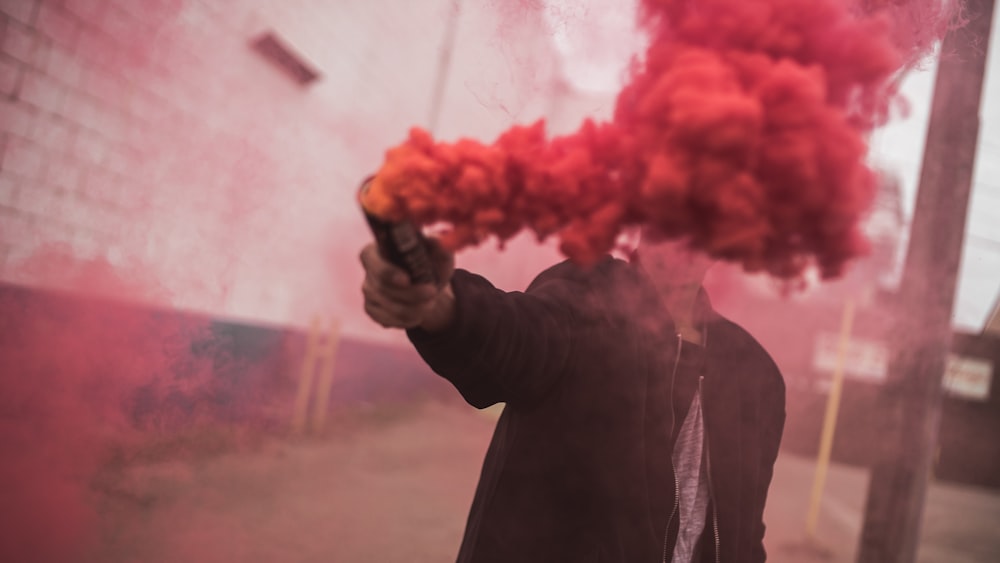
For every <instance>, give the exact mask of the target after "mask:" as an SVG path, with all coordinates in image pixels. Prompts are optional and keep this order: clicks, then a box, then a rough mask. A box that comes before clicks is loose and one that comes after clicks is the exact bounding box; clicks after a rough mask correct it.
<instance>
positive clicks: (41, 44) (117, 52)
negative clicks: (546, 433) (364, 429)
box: [0, 0, 606, 338]
mask: <svg viewBox="0 0 1000 563" xmlns="http://www.w3.org/2000/svg"><path fill="white" fill-rule="evenodd" d="M504 6H505V4H503V3H496V2H486V1H484V2H463V3H462V9H461V11H460V12H458V13H457V15H453V10H454V9H455V4H454V3H453V2H452V1H451V0H434V1H431V0H428V1H425V2H420V3H400V2H394V1H391V0H368V1H364V0H352V1H339V2H321V1H319V0H296V1H289V2H281V3H277V2H269V1H265V0H255V1H246V0H244V1H236V0H144V1H143V2H131V1H128V0H3V2H2V3H0V38H2V40H0V43H2V53H0V129H2V132H0V151H2V160H0V162H2V164H0V280H3V281H9V282H14V283H19V284H26V285H29V286H46V287H62V286H63V285H64V282H63V281H62V279H61V277H60V275H59V271H58V268H53V267H51V266H46V259H47V258H46V257H51V256H52V255H53V254H54V253H61V254H67V253H68V254H70V255H71V256H73V257H74V258H75V259H77V260H89V259H104V260H108V261H110V262H111V263H112V264H114V265H115V266H116V267H117V268H118V269H119V270H120V271H121V272H122V273H123V275H132V274H136V275H138V272H142V275H143V278H145V279H149V278H152V279H155V280H156V283H158V284H160V286H161V287H160V288H159V289H162V290H163V291H162V292H160V293H159V294H160V295H164V296H166V297H165V298H164V299H165V300H167V301H169V302H170V304H171V305H173V306H176V307H179V308H182V309H192V310H197V311H203V312H209V313H213V314H217V315H222V316H230V317H240V318H246V319H254V320H260V321H265V322H273V323H282V324H285V323H290V324H305V323H306V322H308V319H309V318H310V317H311V316H312V315H313V314H316V313H320V314H325V315H329V314H333V315H336V316H339V317H340V318H342V319H343V320H344V321H345V325H346V326H345V330H346V331H347V332H348V333H354V334H367V335H372V336H376V337H385V336H386V335H385V334H384V333H383V331H380V330H378V329H376V328H375V327H374V326H372V325H371V323H369V322H368V321H367V320H366V319H365V318H364V317H363V315H362V314H361V309H360V300H359V290H358V287H359V285H360V275H361V273H360V269H359V268H358V266H357V258H356V256H357V253H358V250H359V249H360V247H361V246H362V245H363V244H364V243H365V242H366V241H367V240H368V238H369V235H368V233H367V231H366V229H365V227H364V225H363V223H362V221H361V219H360V217H359V213H358V211H357V209H356V208H355V206H354V203H353V192H354V189H355V186H356V184H357V181H358V179H359V178H361V177H363V175H365V174H366V173H368V172H369V171H371V170H372V169H373V168H375V167H376V166H377V165H378V163H379V162H380V159H381V154H382V151H383V150H384V149H385V148H386V147H388V146H390V145H392V144H394V143H396V142H398V141H400V140H401V139H402V138H404V136H405V134H406V130H407V129H408V128H409V127H410V126H411V125H427V123H428V121H429V120H430V119H432V118H431V113H432V107H433V99H432V98H433V96H434V92H435V86H436V84H437V80H438V78H439V73H440V69H441V66H440V62H439V61H440V60H441V52H442V46H443V44H444V42H445V38H446V37H447V33H446V30H447V26H448V24H449V21H451V20H452V19H453V20H454V22H455V25H456V28H455V29H456V32H455V34H454V37H455V40H454V45H453V50H452V53H453V56H452V59H451V66H450V71H449V72H448V73H447V75H446V76H445V80H444V82H443V85H444V90H443V96H442V100H441V101H442V102H443V103H442V104H441V112H440V114H439V115H438V116H437V123H438V125H439V126H438V128H437V131H438V132H439V133H441V135H442V137H443V138H446V139H453V138H455V137H457V136H459V135H468V136H473V137H477V138H480V139H484V140H489V139H492V138H493V137H494V136H495V135H496V134H498V133H499V132H500V131H502V130H504V129H506V128H507V127H508V126H510V125H511V124H513V123H515V122H519V123H524V122H529V121H533V120H534V119H536V118H539V117H543V116H546V115H548V116H549V117H552V118H554V119H555V120H556V121H559V120H560V119H562V120H563V121H566V120H569V121H576V120H577V119H578V118H579V117H578V115H576V112H577V109H573V111H572V112H569V113H567V112H566V108H574V106H573V104H574V103H575V104H577V105H580V104H581V102H580V101H579V100H575V101H574V97H573V96H572V95H570V93H569V92H568V90H567V89H566V88H562V89H559V88H554V87H553V86H554V85H555V84H557V78H558V77H557V70H558V69H557V67H556V64H555V59H554V58H553V57H554V55H553V54H552V50H551V48H550V45H549V44H548V36H547V34H546V33H544V31H545V30H544V28H543V27H541V26H542V24H541V23H540V20H539V19H538V18H533V17H531V14H530V13H527V12H523V13H522V12H516V11H515V12H505V10H508V9H507V8H505V7H504ZM265 30H271V31H273V32H275V33H276V34H277V35H279V36H280V37H281V38H283V39H285V40H286V41H287V42H288V43H289V44H290V45H291V46H292V47H293V48H294V49H295V50H296V51H298V52H299V53H300V54H301V55H302V56H303V57H305V59H307V60H308V61H309V62H310V64H312V65H313V66H315V67H316V68H317V69H318V70H319V72H320V73H321V75H322V77H321V79H320V80H319V81H318V82H316V83H314V84H312V85H310V86H306V87H302V86H300V85H298V84H296V83H295V82H294V81H292V80H289V79H288V78H287V76H285V75H284V74H282V73H281V72H280V71H279V70H278V69H276V68H275V67H274V66H273V65H272V64H270V63H269V62H268V61H266V60H265V59H263V58H262V57H261V56H260V55H259V54H258V53H256V52H255V51H253V50H252V49H251V48H250V46H249V44H250V42H251V40H252V39H253V38H254V37H256V36H257V34H259V33H261V32H263V31H265ZM590 103H591V101H589V100H584V102H583V104H584V105H586V104H590ZM605 105H606V104H605ZM561 109H562V111H563V113H562V114H560V111H561ZM560 115H562V117H560ZM568 128H572V127H563V129H564V130H565V129H568ZM513 244H514V247H515V249H516V250H517V251H518V252H517V253H518V254H519V256H516V257H515V255H514V253H506V254H499V255H498V253H497V252H495V251H494V250H493V249H492V248H489V249H486V250H481V251H475V252H469V253H466V254H464V255H463V256H461V257H460V264H462V265H466V266H470V267H473V268H477V269H480V270H483V271H485V272H486V273H487V274H490V275H492V277H494V278H495V279H496V280H497V282H498V284H499V285H501V286H503V287H509V288H517V287H520V286H523V284H524V283H525V282H526V281H527V280H528V279H530V277H531V275H532V274H534V273H535V272H536V271H537V270H538V269H539V268H541V267H543V266H544V265H545V264H546V263H548V262H550V261H551V260H552V259H553V257H554V254H553V253H552V251H551V249H542V250H537V249H536V247H535V245H534V243H533V242H532V241H530V240H518V241H515V243H513ZM53 249H55V250H53ZM526 256H527V258H525V257H526ZM396 337H398V335H397V336H396ZM390 338H392V337H390Z"/></svg>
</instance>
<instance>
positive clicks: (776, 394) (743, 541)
mask: <svg viewBox="0 0 1000 563" xmlns="http://www.w3.org/2000/svg"><path fill="white" fill-rule="evenodd" d="M452 287H453V290H454V292H455V297H456V305H457V307H456V315H457V316H456V321H455V322H454V324H453V325H452V326H451V327H450V328H449V329H447V330H446V331H443V332H437V333H427V332H424V331H421V330H419V329H417V330H411V331H409V336H410V339H411V341H412V342H413V343H414V345H415V346H416V348H417V350H418V352H419V353H420V354H421V356H422V357H423V358H424V360H425V361H426V362H427V363H428V364H429V365H430V366H431V368H432V369H434V370H435V372H437V373H438V374H440V375H441V376H443V377H445V378H447V379H448V380H449V381H450V382H451V383H452V384H453V385H454V386H455V387H456V388H457V389H458V391H459V392H460V393H461V394H462V396H463V397H464V398H465V400H466V401H468V402H469V403H470V404H471V405H473V406H475V407H478V408H485V407H488V406H490V405H493V404H495V403H498V402H503V403H506V407H505V408H504V411H503V414H502V415H501V417H500V420H499V421H498V423H497V428H496V431H495V433H494V436H493V439H492V441H491V443H490V446H489V450H488V451H487V454H486V460H485V462H484V465H483V469H482V474H481V476H480V481H479V485H478V487H477V490H476V494H475V497H474V500H473V503H472V508H471V511H470V514H469V519H468V523H467V526H466V530H465V537H464V539H463V542H462V546H461V549H460V552H459V555H458V561H459V562H460V563H492V562H496V563H514V562H518V563H530V562H538V563H554V562H562V561H567V562H570V561H572V562H574V563H580V562H591V561H593V562H622V563H643V562H650V563H652V562H655V561H664V560H669V558H666V557H665V556H664V554H669V553H672V544H673V541H674V538H675V537H676V534H677V528H678V521H677V520H678V519H677V517H676V516H672V513H673V507H674V506H675V496H676V493H675V490H676V484H675V480H674V476H673V472H672V465H671V462H670V456H671V447H672V446H671V442H670V432H671V430H670V429H669V427H670V426H671V422H670V421H671V414H672V413H671V412H670V410H671V409H672V408H673V407H672V406H671V397H670V393H671V388H670V385H669V377H668V376H669V374H670V371H671V367H672V366H671V362H672V361H674V358H675V355H676V352H677V346H678V344H679V343H678V337H677V336H676V334H675V331H674V330H673V323H672V321H671V320H670V318H669V315H668V313H667V312H666V310H665V309H664V308H663V306H662V304H661V303H660V301H659V298H658V296H657V294H656V292H655V290H654V289H653V287H652V285H651V284H650V283H649V281H648V280H647V279H646V278H645V276H644V275H643V274H642V273H641V272H640V271H639V270H638V269H637V268H634V267H632V266H631V265H629V264H627V263H625V262H622V261H619V260H614V259H611V258H607V259H605V260H604V261H602V262H600V263H599V264H597V265H596V266H595V267H593V268H591V269H588V270H583V269H581V268H578V267H576V266H574V265H572V264H571V263H568V262H564V263H562V264H559V265H556V266H554V267H552V268H550V269H548V270H546V271H545V272H543V273H542V274H541V275H539V276H538V277H537V278H536V279H535V280H534V281H533V282H532V284H531V285H530V286H529V288H528V289H527V291H525V292H523V293H521V292H509V293H508V292H503V291H500V290H498V289H496V288H495V287H493V286H492V285H491V284H490V283H489V282H488V281H487V280H485V279H483V278H482V277H479V276H476V275H474V274H470V273H468V272H465V271H461V270H459V271H456V273H455V275H454V277H453V280H452ZM696 313H697V318H698V319H699V321H700V322H701V323H702V326H703V329H704V330H705V333H706V336H707V344H706V350H707V357H708V359H707V361H706V366H705V369H704V374H705V375H704V380H703V384H702V389H701V393H702V405H703V412H704V419H705V438H706V442H707V444H708V447H707V451H708V454H707V457H706V460H707V465H708V472H709V476H710V477H709V478H710V481H709V482H710V498H711V501H710V503H711V504H710V506H709V515H708V518H707V522H706V527H705V532H704V533H703V535H702V542H701V544H700V545H701V549H700V552H701V554H702V557H701V559H702V560H704V561H717V562H720V563H733V562H759V561H764V560H765V553H764V548H763V542H762V540H763V537H764V523H763V511H764V500H765V498H766V496H767V489H768V485H769V484H770V482H771V475H772V470H773V466H774V461H775V458H776V456H777V453H778V444H779V442H780V440H781V433H782V428H783V426H784V418H785V390H784V383H783V381H782V378H781V374H780V373H779V371H778V369H777V367H776V366H775V364H774V362H773V361H772V360H771V358H770V356H769V355H768V354H767V352H765V351H764V349H763V348H762V347H761V346H760V345H759V344H758V343H757V342H756V341H755V340H754V339H753V338H752V337H751V336H750V335H749V334H748V333H747V332H745V331H744V330H743V329H741V328H740V327H739V326H737V325H736V324H734V323H732V322H730V321H728V320H726V319H724V318H722V317H720V316H719V315H717V314H716V313H715V312H714V311H713V310H712V309H711V306H710V305H709V303H708V300H707V297H705V295H704V292H702V295H701V297H700V299H699V303H698V304H697V306H696ZM668 521H669V522H670V523H669V524H668Z"/></svg>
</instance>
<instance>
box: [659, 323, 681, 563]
mask: <svg viewBox="0 0 1000 563" xmlns="http://www.w3.org/2000/svg"><path fill="white" fill-rule="evenodd" d="M683 342H684V340H683V339H682V338H681V335H680V333H678V334H677V355H676V356H675V357H674V369H673V370H671V372H670V397H669V400H670V437H671V438H673V436H674V424H675V423H676V422H677V421H676V420H675V416H676V412H675V411H674V382H675V381H676V380H677V366H679V365H680V363H681V346H683ZM670 474H671V476H673V478H674V507H673V509H671V511H670V517H669V518H667V528H666V530H664V531H663V563H668V562H669V561H670V560H669V559H667V556H668V555H669V554H668V553H667V549H668V548H669V547H670V525H671V524H673V523H674V515H675V514H677V509H678V508H680V502H681V501H680V496H681V484H680V483H679V482H678V481H677V468H676V467H674V453H673V452H672V451H671V452H670Z"/></svg>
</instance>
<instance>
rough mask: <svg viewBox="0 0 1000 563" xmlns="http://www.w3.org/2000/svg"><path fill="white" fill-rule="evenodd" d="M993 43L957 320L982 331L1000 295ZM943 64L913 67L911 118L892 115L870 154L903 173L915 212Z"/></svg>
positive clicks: (998, 65)
mask: <svg viewBox="0 0 1000 563" xmlns="http://www.w3.org/2000/svg"><path fill="white" fill-rule="evenodd" d="M997 28H998V22H997V12H996V11H995V12H994V23H993V29H994V31H993V35H994V37H993V41H992V42H991V44H990V47H989V54H988V59H987V69H986V76H985V81H984V89H983V96H982V107H981V111H980V119H981V124H980V132H979V149H978V153H977V155H976V168H975V174H974V178H973V186H972V194H971V198H970V202H969V213H968V216H967V219H966V220H967V223H966V237H965V249H964V253H963V257H962V266H961V271H960V276H959V285H958V292H957V295H956V298H955V309H954V315H953V319H954V323H955V325H956V326H957V327H958V328H963V329H969V330H976V331H978V330H980V329H981V328H982V326H983V324H984V323H985V322H986V319H987V316H988V315H989V313H990V311H991V310H992V308H993V307H994V306H995V305H996V303H997V298H998V295H1000V42H998V41H997V40H996V33H997V32H996V29H997ZM936 71H937V65H936V64H935V61H933V60H932V61H929V62H928V64H927V65H926V68H924V69H922V70H920V71H916V72H912V73H911V74H910V75H909V76H908V77H907V79H906V80H905V82H904V84H903V94H904V96H905V97H906V98H907V100H908V101H909V103H910V104H911V113H910V115H909V116H908V117H906V118H902V119H900V118H897V119H894V120H892V121H891V122H890V123H889V124H888V125H887V126H885V127H883V128H882V129H880V130H879V131H877V132H876V133H875V135H874V136H873V137H872V141H871V153H870V158H871V160H872V162H875V163H880V164H882V165H884V166H886V167H887V168H889V169H890V170H893V171H895V172H896V173H897V174H899V176H900V178H901V180H902V185H903V193H904V198H903V207H904V210H905V213H906V215H907V219H908V220H909V219H910V218H912V216H913V207H914V202H915V200H916V194H917V189H918V181H919V177H920V168H921V162H922V159H923V152H924V140H925V137H926V132H927V122H928V117H929V114H930V103H931V99H932V96H933V91H934V79H935V76H936Z"/></svg>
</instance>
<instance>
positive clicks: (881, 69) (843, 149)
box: [365, 0, 947, 278]
mask: <svg viewBox="0 0 1000 563" xmlns="http://www.w3.org/2000/svg"><path fill="white" fill-rule="evenodd" d="M868 4H878V3H872V2H868ZM883 4H885V6H883ZM888 4H889V3H888V2H882V3H881V4H878V5H873V6H853V5H848V4H847V3H845V2H841V1H839V0H766V1H747V0H700V1H698V2H691V1H686V0H643V1H642V5H641V20H642V25H643V26H644V27H645V28H646V29H647V30H648V31H649V32H650V35H651V37H652V43H651V45H650V46H649V48H648V50H647V52H646V54H645V57H644V59H643V61H642V62H641V65H637V67H638V68H637V71H636V72H635V73H634V76H633V78H632V80H631V82H630V83H629V84H628V85H627V86H626V87H625V88H624V89H623V91H622V92H621V93H620V94H619V96H618V100H617V105H616V111H615V116H614V119H613V121H612V122H610V123H601V124H598V123H594V122H591V121H587V122H585V123H584V124H583V125H582V126H581V128H580V129H579V130H578V131H577V132H576V133H574V134H572V135H568V136H564V137H556V138H551V139H550V138H547V136H546V133H545V128H544V123H543V122H541V121H540V122H538V123H536V124H534V125H532V126H528V127H522V126H518V127H514V128H512V129H510V130H508V131H507V132H505V133H504V134H502V135H501V136H500V137H499V138H498V139H497V140H496V141H495V142H493V143H492V144H489V145H486V144H483V143H480V142H477V141H474V140H469V139H462V140H459V141H458V142H455V143H440V142H435V141H434V140H433V139H432V138H431V136H430V135H429V134H428V133H427V132H425V131H423V130H421V129H418V128H415V129H413V130H411V132H410V136H409V139H407V140H406V141H405V142H404V143H402V144H401V145H399V146H397V147H394V148H392V149H390V150H389V151H388V152H387V154H386V159H385V163H384V164H383V166H382V168H381V169H380V170H379V172H378V174H377V177H376V179H375V181H374V182H373V185H372V187H371V189H370V191H369V197H368V198H367V199H366V201H365V206H366V207H367V208H368V209H369V211H371V212H373V213H375V214H377V215H380V216H382V217H384V218H387V219H392V220H401V219H409V220H412V221H414V222H415V223H417V224H419V225H422V226H427V225H439V224H443V225H444V226H445V230H444V231H443V233H442V241H443V242H444V244H445V245H446V246H447V247H449V248H451V249H453V250H458V249H461V248H463V247H466V246H470V245H475V244H479V243H481V242H482V241H483V240H484V239H486V238H487V237H489V236H496V237H497V238H498V239H499V240H500V241H501V242H502V241H504V240H506V239H507V238H509V237H511V236H513V235H514V234H515V233H517V232H519V231H520V230H522V229H530V230H531V231H533V232H534V233H535V234H536V235H537V236H538V237H539V238H545V237H548V236H550V235H556V236H558V237H559V239H560V243H561V244H560V248H561V250H562V251H563V252H564V253H565V254H566V255H567V256H569V257H570V258H571V259H573V260H575V261H577V262H580V263H588V262H592V261H593V260H595V259H596V258H597V257H599V256H600V255H602V254H604V253H605V252H607V251H608V250H610V249H611V248H612V246H613V244H614V241H615V239H616V237H617V235H618V234H619V233H620V231H621V230H622V229H623V228H625V227H627V226H630V225H649V226H654V227H656V228H657V229H658V230H659V231H660V232H662V233H663V235H665V236H666V237H669V238H682V237H686V238H688V239H689V240H690V243H691V245H692V246H693V247H694V248H696V249H699V250H702V251H704V252H706V253H708V254H710V255H712V256H713V257H716V258H721V259H725V260H729V261H733V262H737V263H740V264H742V266H743V267H744V268H745V269H746V270H748V271H761V270H763V271H767V272H769V273H770V274H772V275H774V276H777V277H781V278H793V277H796V276H798V275H800V274H801V273H802V272H803V270H804V269H805V268H807V267H809V266H810V265H816V266H817V267H818V268H819V270H820V272H821V274H822V275H823V276H824V277H826V278H830V277H835V276H837V275H839V274H840V273H841V272H842V270H843V268H844V266H845V264H846V262H847V261H849V260H850V259H851V258H853V257H855V256H858V255H860V254H863V253H864V252H865V251H866V249H867V241H866V240H865V237H864V235H863V234H862V233H861V230H860V228H859V225H858V223H859V220H860V219H861V217H862V215H863V214H864V212H865V211H866V209H867V208H868V206H869V204H870V203H871V200H872V198H873V195H874V193H873V192H874V190H875V185H876V175H875V173H874V172H873V171H872V170H870V169H869V168H868V167H867V166H866V165H865V163H864V156H865V152H866V148H867V147H866V143H865V135H866V134H867V133H868V132H869V131H870V130H871V129H872V128H873V127H874V126H876V125H878V124H880V123H882V122H884V120H885V117H886V115H887V109H888V105H889V103H890V101H891V100H892V99H893V97H894V95H895V90H896V79H898V76H897V72H898V71H899V70H900V69H902V68H903V67H904V66H906V65H908V64H911V63H912V62H913V61H915V60H917V58H918V57H919V56H920V55H921V54H922V53H923V52H924V51H925V50H926V48H927V47H928V46H929V45H930V39H932V38H935V37H938V36H939V35H940V32H942V31H943V29H944V28H943V27H941V26H940V25H937V22H940V21H943V18H945V17H946V16H947V14H945V12H944V11H943V10H939V11H937V12H933V13H932V12H930V11H927V10H922V7H927V6H931V5H937V4H936V3H932V1H931V0H915V1H914V2H895V3H891V4H892V5H891V6H889V5H888ZM914 6H916V8H913V7H914ZM865 8H867V9H868V10H869V11H868V12H866V11H865ZM883 8H884V9H883ZM918 8H920V9H918ZM916 13H920V14H923V16H922V18H923V20H922V21H920V23H921V24H923V25H922V26H921V27H912V26H910V27H907V26H906V25H901V24H897V23H895V20H893V19H891V18H890V17H889V16H890V15H895V16H899V15H900V14H904V15H913V14H916ZM918 20H919V18H918ZM914 21H917V20H914ZM918 30H919V33H916V32H917V31H918Z"/></svg>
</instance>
